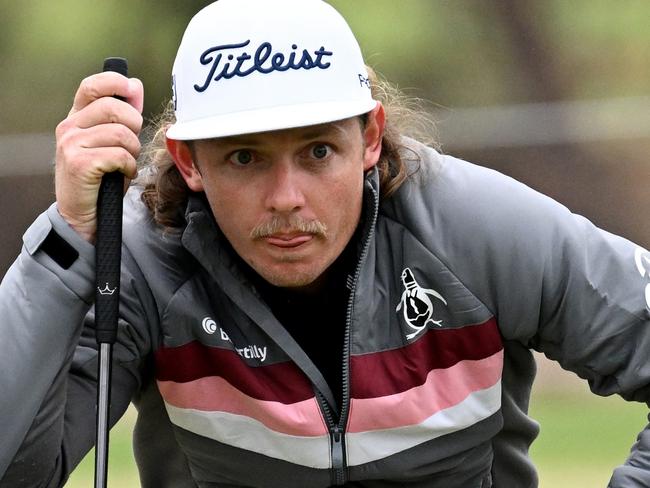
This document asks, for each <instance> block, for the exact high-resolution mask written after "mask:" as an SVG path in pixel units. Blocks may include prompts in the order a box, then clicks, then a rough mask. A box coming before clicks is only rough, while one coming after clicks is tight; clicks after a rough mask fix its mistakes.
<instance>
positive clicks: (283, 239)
mask: <svg viewBox="0 0 650 488" xmlns="http://www.w3.org/2000/svg"><path fill="white" fill-rule="evenodd" d="M313 238H314V236H313V235H312V234H273V235H270V236H266V237H264V241H265V242H266V243H268V244H270V245H272V246H276V247H282V248H287V249H290V248H294V247H298V246H301V245H303V244H305V243H307V242H309V241H311V240H312V239H313Z"/></svg>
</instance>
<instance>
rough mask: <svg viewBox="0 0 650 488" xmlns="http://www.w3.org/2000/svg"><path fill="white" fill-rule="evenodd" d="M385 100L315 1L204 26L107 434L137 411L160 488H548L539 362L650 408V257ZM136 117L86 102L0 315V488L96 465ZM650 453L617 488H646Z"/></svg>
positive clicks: (157, 168) (617, 477)
mask: <svg viewBox="0 0 650 488" xmlns="http://www.w3.org/2000/svg"><path fill="white" fill-rule="evenodd" d="M370 78H371V76H369V74H368V72H367V71H366V68H365V66H364V63H363V60H362V57H361V54H360V50H359V47H358V45H357V43H356V40H355V39H354V37H353V35H352V33H351V32H350V31H349V28H348V26H347V25H346V24H345V22H344V21H343V19H341V18H340V16H339V15H338V14H337V13H336V12H335V11H334V10H333V9H332V8H331V7H329V6H328V5H327V4H326V3H324V2H322V1H321V0H272V1H271V0H220V1H218V2H216V3H214V4H212V5H210V6H209V7H207V8H205V9H204V10H202V11H201V12H199V13H198V14H197V15H196V16H195V17H194V19H193V20H192V21H191V23H190V24H189V26H188V28H187V30H186V32H185V35H184V37H183V40H182V42H181V45H180V47H179V51H178V55H177V58H176V62H175V65H174V70H173V83H174V99H173V101H174V109H175V110H174V115H175V119H174V120H170V121H169V123H167V122H166V121H165V119H163V121H162V123H161V130H160V131H159V132H158V134H157V136H156V137H155V138H154V141H153V143H152V145H151V147H150V148H149V151H148V153H147V154H146V157H145V159H146V160H147V161H148V162H149V164H148V166H146V167H145V168H144V169H142V170H141V172H140V173H141V174H140V176H139V184H138V185H135V186H134V188H132V189H131V190H130V191H129V192H128V193H127V196H126V202H125V214H124V217H125V224H124V245H123V267H122V296H121V307H120V324H119V331H118V343H117V344H116V346H115V364H114V373H113V374H114V383H113V402H112V403H113V408H112V414H113V418H112V419H111V422H115V421H117V419H118V418H119V416H120V415H121V414H122V413H123V412H124V410H125V409H126V407H127V405H128V404H129V402H131V401H133V402H134V403H135V405H136V407H137V408H138V411H139V415H138V421H137V425H136V428H135V433H134V447H135V455H136V458H137V463H138V466H139V469H140V475H141V482H142V485H143V486H155V487H161V486H173V487H183V486H205V487H207V486H220V487H225V486H228V487H235V486H237V487H239V486H241V487H244V486H246V487H251V486H261V487H283V488H286V487H306V486H309V487H326V486H332V485H337V486H343V485H344V486H363V487H388V486H405V487H445V488H455V487H459V488H460V487H462V488H466V487H476V488H478V487H490V486H498V487H532V486H536V485H537V478H536V475H535V470H534V467H533V466H532V465H531V463H530V461H529V460H528V457H527V452H528V447H529V445H530V443H531V442H532V441H533V439H534V438H535V436H536V434H537V426H536V424H535V422H534V421H532V420H530V419H529V418H528V417H527V416H526V412H527V408H528V399H529V395H530V388H531V384H532V381H533V378H534V374H535V365H534V360H533V358H532V355H531V352H530V349H531V348H534V349H537V350H540V351H543V352H544V353H546V354H547V355H548V356H549V357H551V358H554V359H557V360H558V361H560V363H561V364H562V365H563V366H564V367H565V368H567V369H570V370H572V371H575V372H576V373H578V374H580V375H581V376H583V377H584V378H586V379H588V380H589V381H590V384H591V387H592V389H593V390H594V391H595V392H597V393H600V394H611V393H615V392H616V393H620V394H621V395H623V396H624V397H625V398H628V399H631V400H638V401H645V402H647V401H648V399H649V397H650V387H649V384H650V382H649V379H650V368H649V365H648V354H647V351H648V346H649V345H650V328H649V327H648V326H649V325H650V315H649V314H650V303H648V302H647V300H646V294H645V288H646V286H647V285H648V283H647V271H646V269H647V265H646V263H647V256H648V255H647V254H646V252H645V251H644V250H642V249H640V248H639V247H637V246H635V245H634V244H632V243H630V242H628V241H626V240H624V239H622V238H619V237H616V236H613V235H611V234H608V233H606V232H603V231H601V230H599V229H597V228H595V227H594V226H593V225H592V224H591V223H589V222H588V221H586V220H585V219H583V218H581V217H579V216H576V215H573V214H571V213H570V212H568V211H567V210H566V209H565V208H564V207H562V206H560V205H558V204H557V203H555V202H553V201H551V200H550V199H548V198H545V197H543V196H541V195H539V194H537V193H535V192H533V191H532V190H530V189H528V188H526V187H524V186H523V185H521V184H519V183H517V182H514V181H512V180H511V179H509V178H506V177H504V176H502V175H499V174H497V173H495V172H492V171H490V170H487V169H483V168H479V167H476V166H473V165H471V164H469V163H466V162H463V161H459V160H456V159H454V158H451V157H448V156H442V155H440V154H438V153H437V152H435V151H434V150H433V149H431V148H428V147H426V146H424V145H422V144H421V143H418V142H416V141H415V140H412V139H408V138H402V137H400V134H399V133H398V132H396V129H395V125H394V124H396V123H397V122H399V120H398V119H397V118H396V115H394V113H393V112H392V111H391V110H390V104H388V103H387V104H386V107H384V105H383V104H382V103H380V102H379V101H377V100H376V98H374V97H373V94H372V92H371V86H375V88H376V85H374V83H372V82H371V80H370ZM113 95H118V96H120V97H123V98H124V99H125V100H126V101H125V102H122V101H120V100H117V99H115V98H112V96H113ZM142 98H143V92H142V86H141V84H140V83H139V82H138V81H137V80H127V79H126V78H124V77H121V76H119V75H116V74H114V73H102V74H99V75H95V76H92V77H90V78H89V79H87V80H85V81H84V82H83V83H82V84H81V86H80V88H79V90H78V92H77V95H76V97H75V101H74V104H73V108H72V110H71V112H70V115H69V116H68V118H67V119H66V120H65V121H63V122H62V123H61V124H60V125H59V127H58V128H57V140H58V142H57V168H56V194H57V202H56V204H55V205H53V206H52V207H51V208H50V209H48V210H47V212H45V213H44V214H43V215H41V216H40V217H39V218H38V219H37V221H36V222H35V223H34V224H33V225H32V227H31V228H30V229H29V230H28V232H27V233H26V234H25V237H24V242H25V246H24V248H23V251H22V253H21V256H20V257H19V258H18V260H17V261H16V263H15V264H14V265H13V266H12V268H11V270H10V271H9V272H8V273H7V276H6V278H5V280H4V281H3V284H2V287H1V288H0V316H2V317H3V322H2V330H1V333H2V338H3V340H2V341H1V344H2V345H1V346H0V348H1V349H0V361H2V371H3V374H2V376H0V390H1V391H2V392H3V396H2V398H1V399H0V413H1V415H0V429H1V432H2V439H3V442H2V445H1V446H0V473H3V472H4V477H3V478H2V482H0V485H2V486H42V485H45V486H58V485H60V484H62V483H63V482H64V480H65V479H66V477H67V475H68V473H69V472H70V471H71V470H72V469H73V468H74V466H75V465H76V463H77V462H78V461H79V460H80V459H81V458H82V456H83V455H84V454H85V453H86V452H87V451H88V450H89V449H90V448H91V446H92V442H93V426H94V401H95V387H96V381H95V378H94V374H95V371H96V357H97V354H96V346H95V344H94V337H93V314H92V308H91V305H92V304H91V301H92V295H93V284H92V280H93V272H94V270H93V264H92V263H93V245H92V244H93V242H94V236H95V228H96V223H95V202H96V198H97V191H98V186H99V181H100V179H101V175H102V174H104V173H105V172H107V171H113V170H118V171H121V172H123V173H124V174H125V175H126V176H128V177H129V178H133V177H135V176H136V157H137V155H138V152H139V143H138V140H137V134H138V132H139V130H140V126H141V123H142V122H141V120H142V119H141V117H140V115H139V112H140V110H141V107H142ZM36 290H38V292H37V293H35V291H36ZM26 384H28V385H29V386H30V387H29V388H25V385H26ZM17 406H19V408H16V407H17ZM649 442H650V440H649V439H648V434H647V431H643V432H642V434H641V436H640V437H639V441H638V442H637V443H636V444H635V446H634V448H633V450H632V453H631V455H630V458H629V459H628V461H627V462H626V464H625V465H624V466H622V467H620V468H618V469H617V470H616V471H615V473H614V475H613V477H612V481H611V486H613V487H614V486H616V487H633V486H636V487H641V486H648V485H650V472H649V471H648V465H649V464H650V461H649V450H648V448H649V445H648V444H649Z"/></svg>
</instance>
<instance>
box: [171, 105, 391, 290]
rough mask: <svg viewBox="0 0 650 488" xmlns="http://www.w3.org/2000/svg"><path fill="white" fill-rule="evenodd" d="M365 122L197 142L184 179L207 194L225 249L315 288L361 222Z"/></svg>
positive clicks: (272, 276) (276, 279)
mask: <svg viewBox="0 0 650 488" xmlns="http://www.w3.org/2000/svg"><path fill="white" fill-rule="evenodd" d="M371 119H372V120H371V121H369V123H368V125H367V128H365V129H364V128H362V127H361V123H360V121H359V119H358V118H352V119H346V120H344V121H340V122H336V123H329V124H323V125H318V126H310V127H302V128H297V129H287V130H281V131H274V132H264V133H257V134H249V135H243V136H235V137H226V138H220V139H212V140H202V141H195V143H194V151H193V154H194V158H195V164H194V167H195V168H196V174H194V176H193V177H190V178H189V179H188V177H187V176H186V177H185V179H186V181H187V182H188V184H190V187H191V188H192V189H193V190H195V191H198V190H203V191H204V192H205V194H206V196H207V199H208V201H209V203H210V207H211V209H212V212H213V214H214V216H215V219H216V221H217V223H218V224H219V227H220V228H221V230H222V231H223V233H224V234H225V236H226V237H227V239H228V241H229V242H230V244H231V245H232V247H233V248H234V249H235V251H236V252H237V253H238V254H239V256H240V257H241V258H242V259H244V261H246V262H247V263H248V264H249V265H250V266H251V267H252V268H253V269H254V270H255V271H256V272H257V273H258V274H259V275H260V276H262V277H263V278H264V279H265V280H266V281H268V282H269V283H271V284H273V285H275V286H281V287H293V288H299V287H300V288H302V287H308V286H309V285H312V287H314V286H317V285H318V278H319V277H321V276H322V275H323V273H324V272H325V270H327V269H328V267H329V266H330V265H331V264H332V263H333V262H334V261H335V260H336V258H337V257H338V256H339V255H340V254H341V252H342V251H343V249H344V248H345V246H346V245H347V243H348V242H349V240H350V238H351V237H352V235H353V233H354V231H355V229H356V227H357V224H358V222H359V218H360V214H361V205H362V193H363V179H364V171H366V170H368V169H370V168H371V167H372V166H374V165H375V164H376V162H377V159H378V157H379V151H380V149H379V150H378V149H377V140H376V139H377V136H376V134H373V133H372V132H373V130H374V131H375V132H377V124H376V120H375V118H374V116H373V115H372V114H371ZM381 127H382V130H383V120H382V122H381ZM380 145H381V135H379V147H380ZM177 165H178V162H177ZM192 178H193V179H192ZM192 182H193V183H194V187H192V184H191V183H192Z"/></svg>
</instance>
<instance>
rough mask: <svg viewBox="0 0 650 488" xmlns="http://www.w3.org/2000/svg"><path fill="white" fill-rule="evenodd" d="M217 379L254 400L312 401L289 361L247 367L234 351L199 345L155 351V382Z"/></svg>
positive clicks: (305, 381) (302, 377) (308, 386)
mask: <svg viewBox="0 0 650 488" xmlns="http://www.w3.org/2000/svg"><path fill="white" fill-rule="evenodd" d="M210 376H219V377H221V378H223V379H224V380H226V381H227V382H228V383H230V384H231V385H232V386H234V387H235V388H237V389H238V390H239V391H241V392H242V393H244V394H246V395H248V396H250V397H252V398H255V399H257V400H266V401H276V402H281V403H284V404H290V403H296V402H301V401H303V400H307V399H309V398H313V396H314V392H313V390H312V387H311V384H310V383H309V380H308V379H307V377H306V376H305V375H304V374H303V373H302V372H301V371H300V370H299V369H298V368H297V367H296V366H295V365H294V364H293V363H290V362H285V363H277V364H270V365H268V366H258V367H250V366H248V365H247V364H246V363H245V362H244V361H243V360H242V358H241V357H240V356H239V355H238V354H237V353H236V352H234V351H230V350H227V349H221V348H218V347H210V346H206V345H205V344H201V343H200V342H196V341H194V342H190V343H188V344H185V345H183V346H179V347H172V348H166V347H163V348H161V349H159V350H158V351H156V379H157V380H158V381H175V382H177V383H186V382H189V381H194V380H197V379H199V378H205V377H210Z"/></svg>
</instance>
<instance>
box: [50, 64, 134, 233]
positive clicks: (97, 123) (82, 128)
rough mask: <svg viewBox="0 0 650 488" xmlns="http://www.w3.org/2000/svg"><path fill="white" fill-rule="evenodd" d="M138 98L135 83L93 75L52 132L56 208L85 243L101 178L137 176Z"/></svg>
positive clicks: (114, 76) (92, 230) (92, 223)
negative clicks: (54, 145)
mask: <svg viewBox="0 0 650 488" xmlns="http://www.w3.org/2000/svg"><path fill="white" fill-rule="evenodd" d="M116 96H119V97H122V98H123V100H118V99H117V98H114V97H116ZM143 100H144V92H143V88H142V83H141V82H140V81H139V80H137V79H134V78H133V79H128V78H126V77H124V76H122V75H120V74H118V73H114V72H104V73H98V74H96V75H92V76H89V77H88V78H86V79H85V80H83V81H82V82H81V84H80V85H79V89H78V90H77V93H76V94H75V97H74V102H73V106H72V109H71V110H70V113H69V115H68V117H67V118H66V119H65V120H63V121H62V122H61V123H60V124H59V125H58V126H57V128H56V141H57V148H56V174H55V191H56V199H57V207H58V210H59V213H60V214H61V215H62V216H63V217H64V219H65V220H66V221H67V222H68V223H69V224H70V225H71V226H72V227H73V228H74V229H75V230H76V231H77V232H78V233H79V234H80V235H82V236H83V237H84V238H86V239H88V240H89V241H93V239H94V234H95V231H96V212H97V208H96V206H97V196H98V193H99V186H100V184H101V180H102V176H103V175H104V174H105V173H109V172H113V171H120V172H122V173H124V175H125V176H126V177H127V179H132V178H135V176H136V174H137V169H136V159H137V157H138V155H139V153H140V141H139V140H138V134H139V133H140V129H141V128H142V115H141V112H142V106H143Z"/></svg>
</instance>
